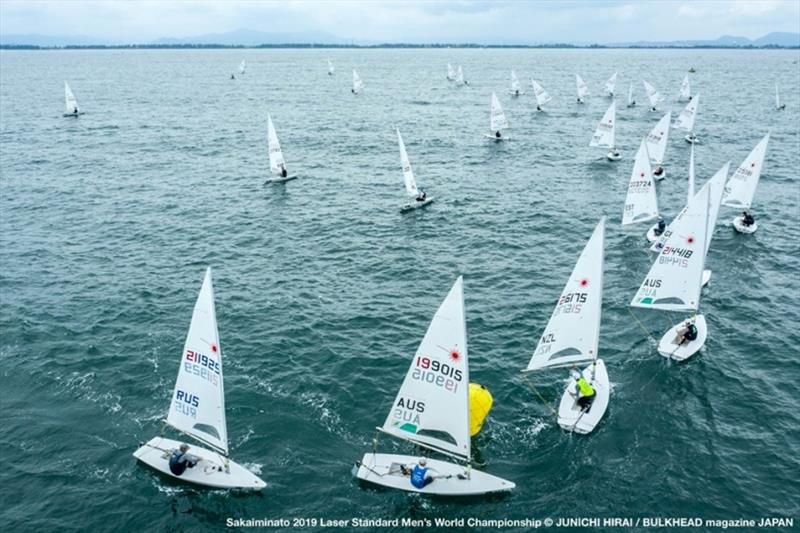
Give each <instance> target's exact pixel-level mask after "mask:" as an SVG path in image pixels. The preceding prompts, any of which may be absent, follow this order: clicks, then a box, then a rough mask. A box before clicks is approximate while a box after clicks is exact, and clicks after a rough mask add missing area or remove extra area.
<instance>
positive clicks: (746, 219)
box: [742, 211, 756, 226]
mask: <svg viewBox="0 0 800 533" xmlns="http://www.w3.org/2000/svg"><path fill="white" fill-rule="evenodd" d="M755 223H756V219H754V218H753V215H751V214H750V213H748V212H747V211H742V224H744V225H745V226H752V225H753V224H755Z"/></svg>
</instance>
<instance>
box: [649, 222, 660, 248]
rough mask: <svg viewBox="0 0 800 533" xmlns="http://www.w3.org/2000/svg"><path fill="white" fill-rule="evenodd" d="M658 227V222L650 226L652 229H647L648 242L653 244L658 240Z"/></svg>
mask: <svg viewBox="0 0 800 533" xmlns="http://www.w3.org/2000/svg"><path fill="white" fill-rule="evenodd" d="M657 227H658V222H656V223H655V224H653V225H652V226H650V229H649V230H647V242H649V243H651V244H652V243H654V242H656V241H657V240H658V236H657V235H656V228H657Z"/></svg>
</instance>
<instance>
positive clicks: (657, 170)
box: [653, 165, 664, 177]
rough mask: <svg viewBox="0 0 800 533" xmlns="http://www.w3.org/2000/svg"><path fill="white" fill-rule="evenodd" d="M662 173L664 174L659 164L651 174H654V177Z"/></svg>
mask: <svg viewBox="0 0 800 533" xmlns="http://www.w3.org/2000/svg"><path fill="white" fill-rule="evenodd" d="M663 174H664V167H662V166H661V165H659V166H658V168H656V169H655V170H654V171H653V176H655V177H658V176H661V175H663Z"/></svg>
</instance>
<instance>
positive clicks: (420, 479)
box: [411, 465, 428, 489]
mask: <svg viewBox="0 0 800 533" xmlns="http://www.w3.org/2000/svg"><path fill="white" fill-rule="evenodd" d="M427 473H428V469H427V468H423V467H421V466H419V465H417V466H415V467H414V470H412V471H411V484H412V485H414V486H415V487H417V488H418V489H421V488H423V487H424V486H425V474H427Z"/></svg>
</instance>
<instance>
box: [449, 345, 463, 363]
mask: <svg viewBox="0 0 800 533" xmlns="http://www.w3.org/2000/svg"><path fill="white" fill-rule="evenodd" d="M450 359H452V360H453V361H458V360H459V359H461V354H460V353H458V350H456V349H455V348H454V349H452V350H450Z"/></svg>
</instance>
